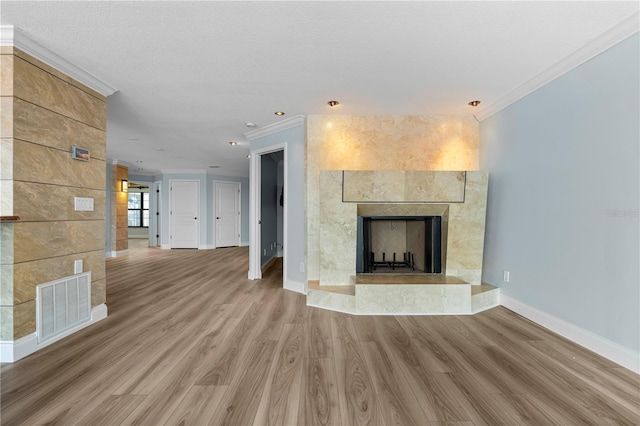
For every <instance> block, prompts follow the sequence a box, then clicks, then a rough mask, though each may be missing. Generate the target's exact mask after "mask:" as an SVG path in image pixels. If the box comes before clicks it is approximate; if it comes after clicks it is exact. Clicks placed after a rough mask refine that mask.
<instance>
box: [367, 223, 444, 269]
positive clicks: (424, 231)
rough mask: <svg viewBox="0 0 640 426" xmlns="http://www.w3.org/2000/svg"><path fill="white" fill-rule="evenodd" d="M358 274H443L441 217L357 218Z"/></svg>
mask: <svg viewBox="0 0 640 426" xmlns="http://www.w3.org/2000/svg"><path fill="white" fill-rule="evenodd" d="M356 272H357V273H385V272H391V273H427V274H439V273H442V217H441V216H358V250H357V267H356Z"/></svg>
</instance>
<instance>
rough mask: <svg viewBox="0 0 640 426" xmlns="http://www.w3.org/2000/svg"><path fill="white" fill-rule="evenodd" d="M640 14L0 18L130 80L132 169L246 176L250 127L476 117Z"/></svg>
mask: <svg viewBox="0 0 640 426" xmlns="http://www.w3.org/2000/svg"><path fill="white" fill-rule="evenodd" d="M637 10H638V2H636V1H630V2H611V1H605V2H592V1H589V2H574V1H570V2H543V1H533V2H484V1H472V2H440V1H429V2H428V1H413V2H396V1H386V2H346V1H340V2H301V1H300V2H275V1H264V2H244V1H236V2H219V1H205V2H188V1H179V2H156V1H142V2H97V1H88V2H74V1H66V2H23V1H20V2H12V1H5V0H3V1H2V3H1V10H0V12H1V20H2V24H11V25H15V26H16V27H18V28H19V29H21V30H22V31H23V32H24V33H25V34H26V35H28V36H29V37H30V38H32V39H33V40H35V41H37V42H39V43H40V44H42V45H44V46H45V47H47V48H49V49H51V50H52V51H54V52H55V53H57V54H59V55H60V56H62V57H64V58H65V59H67V60H69V61H70V62H72V63H74V64H75V65H77V66H79V67H80V68H83V69H85V70H86V71H88V72H90V73H91V74H93V75H95V76H96V77H98V78H100V79H101V80H103V81H105V82H106V83H108V84H110V85H112V86H114V87H115V88H117V89H118V92H116V93H115V94H114V95H112V96H110V97H109V103H108V107H109V111H108V130H107V152H108V155H109V158H111V159H117V160H119V161H124V162H127V163H129V164H131V166H132V167H131V169H130V171H131V172H132V173H135V174H151V173H153V172H157V171H159V170H161V169H194V168H195V169H206V168H208V167H209V166H210V165H216V166H220V168H216V169H211V171H215V173H219V174H230V175H245V176H246V175H248V160H247V158H246V155H247V154H248V143H247V142H246V141H245V140H244V138H243V134H244V133H246V132H247V131H248V130H251V129H248V128H247V127H246V126H245V123H246V122H248V121H250V122H254V123H256V124H257V125H258V128H260V127H262V126H265V125H268V124H272V123H275V122H277V121H279V120H281V119H282V118H280V117H276V116H275V115H274V114H273V113H274V112H275V111H277V110H282V111H285V112H286V115H285V116H284V117H283V118H285V119H286V118H287V117H291V116H294V115H296V114H367V115H376V114H390V115H423V114H472V113H474V112H476V111H478V110H472V109H471V108H470V107H468V106H467V102H468V101H470V100H474V99H480V100H482V104H481V107H480V109H481V108H482V107H483V106H486V105H490V104H491V103H492V102H495V101H496V100H498V99H499V98H501V97H503V96H505V95H506V94H508V93H510V92H511V91H513V90H514V89H515V88H516V87H518V86H520V85H521V84H523V83H525V82H526V81H528V80H530V79H531V78H533V77H534V76H536V75H537V74H539V73H541V72H542V71H544V70H546V69H547V68H549V67H550V66H552V65H554V64H555V63H557V62H558V61H560V60H562V59H563V58H565V57H566V56H568V55H570V54H571V53H573V52H574V51H576V50H577V49H579V48H580V47H582V46H584V45H585V44H586V43H588V42H589V41H591V40H592V39H594V38H595V37H597V36H599V35H600V34H602V33H603V32H605V31H606V30H608V29H609V28H611V27H612V26H614V25H616V24H617V23H619V22H620V21H622V20H624V19H625V18H627V17H628V16H630V15H631V14H633V13H634V12H635V11H637ZM334 99H335V100H338V101H340V105H339V106H338V107H336V108H333V109H331V110H330V109H329V107H328V106H327V104H326V102H327V101H329V100H334ZM231 140H234V141H239V142H240V144H239V145H237V146H231V145H229V143H228V142H229V141H231ZM136 161H142V163H137V162H136ZM139 167H142V168H143V169H144V170H139V171H136V169H137V168H139Z"/></svg>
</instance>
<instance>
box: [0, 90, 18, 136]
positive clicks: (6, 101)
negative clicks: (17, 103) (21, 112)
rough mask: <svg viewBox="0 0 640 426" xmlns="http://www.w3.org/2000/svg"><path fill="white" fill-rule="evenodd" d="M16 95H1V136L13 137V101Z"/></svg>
mask: <svg viewBox="0 0 640 426" xmlns="http://www.w3.org/2000/svg"><path fill="white" fill-rule="evenodd" d="M14 99H15V98H14V97H12V96H1V97H0V138H3V139H6V138H13V103H14Z"/></svg>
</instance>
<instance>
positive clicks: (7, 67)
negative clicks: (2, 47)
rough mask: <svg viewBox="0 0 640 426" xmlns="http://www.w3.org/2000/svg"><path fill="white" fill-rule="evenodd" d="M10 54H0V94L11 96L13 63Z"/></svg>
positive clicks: (12, 57)
mask: <svg viewBox="0 0 640 426" xmlns="http://www.w3.org/2000/svg"><path fill="white" fill-rule="evenodd" d="M14 58H15V57H14V56H13V55H12V54H4V53H3V54H2V55H0V96H13V64H14V62H15V60H14Z"/></svg>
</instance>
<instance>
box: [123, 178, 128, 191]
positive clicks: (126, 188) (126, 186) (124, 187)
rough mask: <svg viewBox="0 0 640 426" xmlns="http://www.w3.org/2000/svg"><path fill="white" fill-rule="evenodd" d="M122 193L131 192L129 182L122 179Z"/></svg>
mask: <svg viewBox="0 0 640 426" xmlns="http://www.w3.org/2000/svg"><path fill="white" fill-rule="evenodd" d="M122 192H129V181H128V180H126V179H122Z"/></svg>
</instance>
